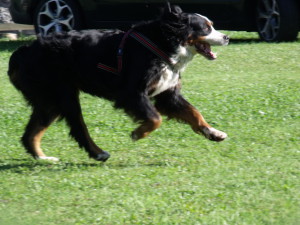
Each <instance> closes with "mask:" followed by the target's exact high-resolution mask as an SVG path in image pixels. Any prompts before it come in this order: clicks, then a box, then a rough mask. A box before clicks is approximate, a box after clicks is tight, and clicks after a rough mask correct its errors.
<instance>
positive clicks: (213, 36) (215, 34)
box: [196, 14, 228, 45]
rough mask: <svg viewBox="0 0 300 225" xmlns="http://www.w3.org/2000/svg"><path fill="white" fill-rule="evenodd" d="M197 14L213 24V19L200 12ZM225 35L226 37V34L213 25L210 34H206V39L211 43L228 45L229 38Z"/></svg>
mask: <svg viewBox="0 0 300 225" xmlns="http://www.w3.org/2000/svg"><path fill="white" fill-rule="evenodd" d="M196 15H197V16H200V17H201V18H203V19H205V20H207V21H208V22H209V23H211V24H212V22H211V20H210V19H208V18H207V17H206V16H202V15H200V14H196ZM224 37H226V35H225V34H223V33H221V32H219V31H216V30H215V28H214V27H213V26H211V32H210V34H209V35H207V36H205V38H204V40H205V41H206V42H207V43H209V44H210V45H228V40H226V39H225V38H224Z"/></svg>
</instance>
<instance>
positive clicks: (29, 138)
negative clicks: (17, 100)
mask: <svg viewBox="0 0 300 225" xmlns="http://www.w3.org/2000/svg"><path fill="white" fill-rule="evenodd" d="M57 116H58V115H57V114H51V113H50V112H45V110H37V109H35V108H33V112H32V115H31V117H30V120H29V123H28V124H27V126H26V129H25V133H24V135H23V137H22V143H23V145H24V147H25V148H26V150H27V152H28V153H29V154H31V155H32V156H33V157H34V158H35V159H46V160H52V161H58V158H55V157H48V156H46V155H45V154H44V152H43V150H42V149H41V140H42V137H43V135H44V133H45V131H46V129H47V128H48V126H49V125H50V124H51V123H52V122H53V121H54V120H55V119H56V118H57Z"/></svg>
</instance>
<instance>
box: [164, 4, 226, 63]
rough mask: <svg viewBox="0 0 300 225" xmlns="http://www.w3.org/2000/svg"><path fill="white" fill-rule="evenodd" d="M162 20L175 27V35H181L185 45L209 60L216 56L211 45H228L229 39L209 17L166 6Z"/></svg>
mask: <svg viewBox="0 0 300 225" xmlns="http://www.w3.org/2000/svg"><path fill="white" fill-rule="evenodd" d="M162 19H163V20H164V22H166V23H167V24H168V26H169V27H173V29H172V30H173V31H174V32H175V33H178V34H180V38H181V39H182V43H181V44H183V45H188V46H190V47H192V49H193V51H194V52H197V53H199V54H201V55H203V56H204V57H206V58H207V59H210V60H214V59H216V58H217V56H216V54H215V53H213V52H212V50H211V45H228V43H229V37H228V36H227V35H225V34H222V33H220V32H219V31H216V30H215V29H214V27H213V23H212V21H211V20H209V19H208V18H207V17H205V16H202V15H200V14H196V13H184V12H182V10H181V8H180V7H178V6H171V5H170V4H169V3H167V4H166V7H165V9H164V13H163V17H162Z"/></svg>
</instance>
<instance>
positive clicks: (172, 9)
mask: <svg viewBox="0 0 300 225" xmlns="http://www.w3.org/2000/svg"><path fill="white" fill-rule="evenodd" d="M181 13H182V10H181V8H180V7H179V6H177V5H175V6H173V5H171V4H170V3H169V2H166V5H165V9H164V12H163V15H162V18H163V19H165V20H168V19H175V18H177V19H178V18H179V17H180V14H181Z"/></svg>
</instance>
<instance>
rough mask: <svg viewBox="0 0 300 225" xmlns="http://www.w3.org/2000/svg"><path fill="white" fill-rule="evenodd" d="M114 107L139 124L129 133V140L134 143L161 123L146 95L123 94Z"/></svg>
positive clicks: (157, 113)
mask: <svg viewBox="0 0 300 225" xmlns="http://www.w3.org/2000/svg"><path fill="white" fill-rule="evenodd" d="M116 107H117V108H122V109H124V110H125V112H126V113H127V114H128V115H130V116H131V117H132V118H133V120H134V121H136V122H140V126H138V127H137V128H136V129H135V130H134V131H133V132H132V133H131V138H132V140H134V141H137V140H139V139H142V138H145V137H147V136H148V135H149V134H150V133H151V132H152V131H154V130H155V129H157V128H159V127H160V125H161V123H162V118H161V116H160V114H159V112H158V111H157V110H156V108H155V107H154V105H153V104H152V103H151V101H150V99H149V97H148V96H147V95H146V94H143V93H131V94H127V95H125V94H123V95H122V97H121V98H120V99H118V101H117V102H116Z"/></svg>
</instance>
